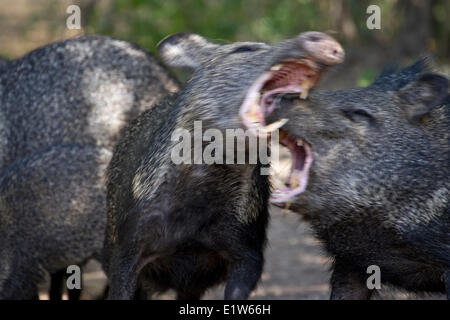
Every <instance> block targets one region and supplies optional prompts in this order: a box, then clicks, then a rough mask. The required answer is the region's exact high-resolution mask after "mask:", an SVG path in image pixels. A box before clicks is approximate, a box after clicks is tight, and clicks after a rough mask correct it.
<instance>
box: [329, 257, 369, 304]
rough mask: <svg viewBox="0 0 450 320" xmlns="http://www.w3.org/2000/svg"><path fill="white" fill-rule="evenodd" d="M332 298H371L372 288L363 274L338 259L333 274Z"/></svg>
mask: <svg viewBox="0 0 450 320" xmlns="http://www.w3.org/2000/svg"><path fill="white" fill-rule="evenodd" d="M330 282H331V295H330V299H331V300H369V299H370V297H371V295H372V290H370V289H369V288H367V285H366V282H365V279H364V277H363V276H361V275H359V274H357V273H355V272H354V271H352V270H349V269H348V268H347V267H346V266H345V265H343V264H341V263H340V262H338V261H336V263H335V265H334V269H333V274H332V275H331V280H330Z"/></svg>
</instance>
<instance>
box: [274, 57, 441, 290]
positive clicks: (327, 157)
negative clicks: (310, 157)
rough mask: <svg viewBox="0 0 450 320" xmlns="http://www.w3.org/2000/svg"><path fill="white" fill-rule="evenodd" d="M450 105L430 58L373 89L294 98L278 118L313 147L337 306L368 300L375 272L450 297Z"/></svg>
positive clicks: (303, 208) (309, 201)
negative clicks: (369, 283) (341, 301)
mask: <svg viewBox="0 0 450 320" xmlns="http://www.w3.org/2000/svg"><path fill="white" fill-rule="evenodd" d="M449 107H450V99H449V95H448V79H447V78H446V77H445V76H442V75H438V74H436V73H432V71H431V69H430V68H429V67H428V63H427V60H419V61H418V62H417V63H416V64H414V65H412V66H410V67H408V68H406V69H403V70H401V71H398V72H395V71H392V70H391V71H388V72H384V73H383V74H382V75H380V76H379V77H378V78H377V79H376V80H375V82H374V83H373V84H372V85H370V86H369V87H367V88H355V89H348V90H337V91H324V92H315V93H314V94H312V95H311V96H310V98H309V100H308V101H307V102H304V101H299V100H298V99H291V98H289V97H285V98H284V99H282V100H281V103H280V106H279V108H278V109H277V110H276V111H275V112H274V114H273V115H272V117H271V120H272V121H273V120H275V119H277V118H289V119H290V120H289V122H288V123H287V124H286V125H285V127H284V128H285V129H286V130H287V131H288V132H290V133H291V134H293V135H295V136H297V137H302V138H303V139H304V140H306V141H307V142H309V143H310V144H311V146H312V149H313V154H314V162H313V165H312V167H311V170H310V175H309V183H308V186H307V188H306V191H305V192H304V193H302V194H300V195H299V196H297V197H296V198H295V199H294V200H293V202H292V203H291V206H290V208H291V209H292V210H293V211H295V212H298V213H300V214H302V215H306V216H308V218H309V220H310V221H311V223H312V226H313V228H314V230H315V232H316V233H317V236H318V237H319V238H320V239H321V240H322V241H323V242H324V244H325V247H326V249H327V251H328V253H329V254H330V255H331V256H332V257H333V258H334V266H333V274H332V277H331V285H332V292H331V298H332V299H367V298H370V296H371V294H372V293H373V290H369V289H368V287H367V286H366V280H367V278H368V277H369V275H370V274H367V273H366V271H367V267H368V266H370V265H377V266H379V267H380V269H381V283H382V284H391V285H394V286H397V287H400V288H403V289H406V290H410V291H414V292H442V293H444V292H447V296H449V297H450V279H449V270H450V209H449V199H450V197H449V189H450V172H449V170H450V142H449V141H450V140H449V132H450V130H449V129H450V109H449Z"/></svg>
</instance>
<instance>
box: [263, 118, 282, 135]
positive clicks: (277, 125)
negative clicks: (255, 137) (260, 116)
mask: <svg viewBox="0 0 450 320" xmlns="http://www.w3.org/2000/svg"><path fill="white" fill-rule="evenodd" d="M286 122H288V119H286V118H283V119H280V120H278V121H275V122H273V123H271V124H268V125H267V126H265V127H262V128H260V129H259V130H261V131H262V132H265V133H270V132H274V131H275V130H277V129H279V128H281V127H282V126H284V124H285V123H286Z"/></svg>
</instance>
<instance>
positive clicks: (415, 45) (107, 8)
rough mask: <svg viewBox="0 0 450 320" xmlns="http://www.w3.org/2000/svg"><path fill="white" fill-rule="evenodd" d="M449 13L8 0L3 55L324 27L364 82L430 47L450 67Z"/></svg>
mask: <svg viewBox="0 0 450 320" xmlns="http://www.w3.org/2000/svg"><path fill="white" fill-rule="evenodd" d="M70 4H77V5H79V6H80V8H81V14H82V15H81V23H82V29H81V30H68V29H67V28H66V23H65V22H66V19H67V17H68V16H69V15H68V14H67V13H66V9H67V6H68V5H70ZM371 4H376V5H378V6H379V7H380V8H381V29H380V30H369V29H368V28H367V26H366V20H367V18H368V17H369V14H367V13H366V9H367V7H368V6H369V5H371ZM449 17H450V1H448V0H429V1H425V0H424V1H420V0H410V1H408V0H384V1H381V0H380V1H375V0H368V1H367V0H329V1H327V0H323V1H313V0H245V1H244V0H159V1H158V0H146V1H144V0H141V1H138V0H98V1H95V0H79V1H69V0H0V55H2V56H6V57H8V58H15V57H18V56H20V55H23V54H25V53H26V52H28V51H30V50H32V49H34V48H36V47H39V46H42V45H44V44H46V43H49V42H53V41H57V40H62V39H65V38H69V37H73V36H77V35H82V34H92V33H97V34H105V35H110V36H113V37H116V38H120V39H124V40H128V41H132V42H135V43H137V44H139V45H141V46H143V47H145V48H147V49H149V50H150V51H152V52H154V51H155V48H156V45H157V43H158V42H159V41H160V40H161V39H162V38H164V37H165V36H167V35H169V34H172V33H176V32H180V31H189V32H195V33H199V34H202V35H203V36H206V37H208V38H210V39H212V40H214V41H218V42H228V41H238V40H250V41H265V42H277V41H280V40H282V39H285V38H289V37H292V36H294V35H296V34H298V33H300V32H302V31H306V30H318V31H324V32H329V33H330V34H331V35H333V36H334V37H336V38H337V39H338V40H339V41H341V43H342V44H343V45H344V47H345V49H346V51H347V59H346V62H345V64H344V65H343V66H342V68H345V75H343V74H342V73H341V74H340V79H341V81H340V83H339V84H340V85H341V86H344V85H345V86H348V85H362V86H364V85H367V84H368V83H370V81H371V79H372V78H373V77H374V76H375V75H376V74H377V72H378V71H379V69H381V67H382V66H383V65H385V64H388V63H401V64H405V63H409V62H411V61H412V60H414V59H416V58H418V57H419V56H420V55H422V54H430V53H431V54H432V55H433V56H434V57H435V60H436V61H437V64H438V66H439V68H440V69H441V72H444V73H447V74H448V73H449V65H450V45H449V38H450V22H449ZM334 76H335V77H336V75H334ZM342 77H344V78H342ZM331 78H333V74H332V75H331Z"/></svg>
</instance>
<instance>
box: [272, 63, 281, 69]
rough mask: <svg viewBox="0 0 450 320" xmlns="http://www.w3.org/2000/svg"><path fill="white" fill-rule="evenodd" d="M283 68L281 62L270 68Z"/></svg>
mask: <svg viewBox="0 0 450 320" xmlns="http://www.w3.org/2000/svg"><path fill="white" fill-rule="evenodd" d="M281 68H283V65H282V64H281V63H279V64H276V65H274V66H272V68H270V70H273V71H278V70H280V69H281Z"/></svg>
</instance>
